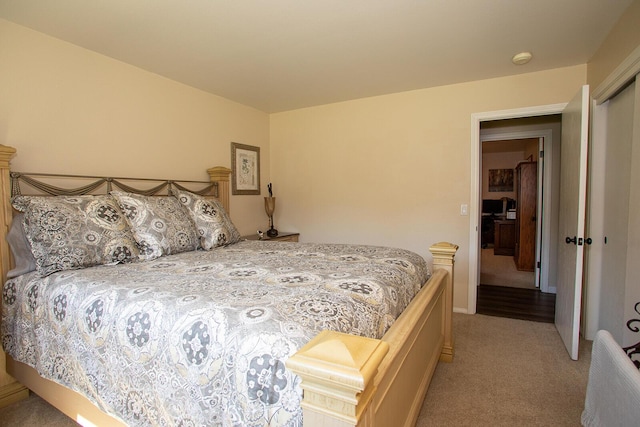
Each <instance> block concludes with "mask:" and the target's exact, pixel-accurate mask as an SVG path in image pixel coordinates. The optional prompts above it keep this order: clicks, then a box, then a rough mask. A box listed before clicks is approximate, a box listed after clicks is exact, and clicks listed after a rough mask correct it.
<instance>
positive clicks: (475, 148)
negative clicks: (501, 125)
mask: <svg viewBox="0 0 640 427" xmlns="http://www.w3.org/2000/svg"><path fill="white" fill-rule="evenodd" d="M566 105H567V104H566V103H561V104H550V105H541V106H535V107H526V108H516V109H511V110H499V111H487V112H482V113H473V114H472V115H471V191H470V194H471V200H470V203H469V289H468V293H467V295H468V300H467V312H468V313H469V314H475V312H476V303H477V297H478V280H479V278H480V263H479V262H478V260H479V256H480V251H479V249H480V238H479V236H480V233H479V230H480V215H481V212H480V211H479V209H478V207H479V206H480V200H481V194H482V192H481V190H482V189H481V187H480V185H481V182H482V170H481V168H480V161H481V155H482V147H481V145H482V142H481V141H482V140H481V138H480V123H482V122H486V121H493V120H504V119H517V118H524V117H532V116H546V115H552V114H560V113H562V111H563V110H564V108H565V107H566ZM540 133H541V131H538V133H537V135H539V134H540ZM504 135H505V134H502V135H501V136H500V138H501V139H509V138H505V137H504ZM485 140H487V139H485ZM545 169H546V170H549V171H550V170H551V168H545ZM543 234H544V232H543Z"/></svg>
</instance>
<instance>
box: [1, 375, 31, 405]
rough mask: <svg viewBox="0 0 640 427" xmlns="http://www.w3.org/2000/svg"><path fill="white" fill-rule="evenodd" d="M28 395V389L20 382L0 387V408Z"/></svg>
mask: <svg viewBox="0 0 640 427" xmlns="http://www.w3.org/2000/svg"><path fill="white" fill-rule="evenodd" d="M28 397H29V389H28V388H26V387H25V386H23V385H22V384H20V383H19V382H17V381H16V382H13V383H11V384H7V385H4V386H2V387H0V408H4V407H5V406H9V405H11V404H13V403H16V402H19V401H20V400H23V399H26V398H28Z"/></svg>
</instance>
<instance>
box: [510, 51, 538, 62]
mask: <svg viewBox="0 0 640 427" xmlns="http://www.w3.org/2000/svg"><path fill="white" fill-rule="evenodd" d="M531 58H533V55H531V52H520V53H518V54H516V55H513V58H511V62H513V63H514V64H516V65H524V64H526V63H527V62H529V61H531Z"/></svg>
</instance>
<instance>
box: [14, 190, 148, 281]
mask: <svg viewBox="0 0 640 427" xmlns="http://www.w3.org/2000/svg"><path fill="white" fill-rule="evenodd" d="M12 202H13V207H14V208H15V209H16V210H21V211H23V212H24V218H23V227H24V232H25V234H26V237H27V240H28V242H29V245H30V246H31V253H32V254H33V257H34V258H35V262H36V270H38V272H39V273H40V275H41V276H47V275H49V274H51V273H54V272H56V271H62V270H74V269H78V268H84V267H91V266H94V265H101V264H117V263H120V262H129V261H132V260H134V259H136V258H137V257H138V250H137V248H136V244H135V240H134V239H133V235H132V234H131V231H130V230H129V228H128V226H127V222H126V220H125V219H124V217H123V214H122V212H121V211H120V208H119V207H118V205H117V204H116V202H115V200H114V199H113V198H112V197H111V196H108V195H103V196H55V197H47V196H16V197H15V198H14V199H13V200H12Z"/></svg>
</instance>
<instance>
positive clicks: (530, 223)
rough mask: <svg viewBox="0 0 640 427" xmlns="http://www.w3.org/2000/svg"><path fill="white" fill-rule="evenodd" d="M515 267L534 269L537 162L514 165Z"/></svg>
mask: <svg viewBox="0 0 640 427" xmlns="http://www.w3.org/2000/svg"><path fill="white" fill-rule="evenodd" d="M514 178H515V181H516V182H515V185H516V224H515V252H514V255H513V257H514V260H515V262H516V268H517V269H518V270H523V271H534V270H535V265H536V221H537V218H536V214H537V206H536V205H537V199H538V162H522V163H519V164H518V166H516V173H515V177H514Z"/></svg>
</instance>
